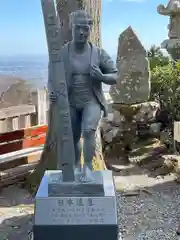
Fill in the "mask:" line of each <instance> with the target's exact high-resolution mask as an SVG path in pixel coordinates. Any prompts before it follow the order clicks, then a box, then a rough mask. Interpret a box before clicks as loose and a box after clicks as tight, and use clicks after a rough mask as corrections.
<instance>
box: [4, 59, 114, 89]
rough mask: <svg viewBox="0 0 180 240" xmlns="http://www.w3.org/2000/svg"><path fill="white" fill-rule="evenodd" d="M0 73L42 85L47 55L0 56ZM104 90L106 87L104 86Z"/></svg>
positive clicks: (38, 85) (46, 74) (45, 77)
mask: <svg viewBox="0 0 180 240" xmlns="http://www.w3.org/2000/svg"><path fill="white" fill-rule="evenodd" d="M113 60H115V56H114V57H113ZM0 75H8V76H15V77H20V78H22V79H24V80H27V81H29V82H31V83H33V84H34V85H35V86H37V87H41V86H44V85H46V84H47V78H48V56H46V55H44V56H39V55H38V56H13V57H7V56H0ZM104 90H105V91H107V90H108V87H107V86H104Z"/></svg>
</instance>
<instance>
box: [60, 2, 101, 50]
mask: <svg viewBox="0 0 180 240" xmlns="http://www.w3.org/2000/svg"><path fill="white" fill-rule="evenodd" d="M56 3H57V11H58V14H59V17H60V21H61V28H62V36H63V42H64V43H66V42H67V41H70V40H71V37H72V36H71V31H70V29H69V13H71V12H73V11H75V10H77V9H84V10H86V11H87V12H88V13H89V14H90V15H91V17H92V18H93V27H92V32H91V36H90V41H91V42H93V43H95V44H96V45H97V46H100V45H101V0H56Z"/></svg>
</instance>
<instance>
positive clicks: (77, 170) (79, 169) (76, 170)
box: [74, 165, 82, 174]
mask: <svg viewBox="0 0 180 240" xmlns="http://www.w3.org/2000/svg"><path fill="white" fill-rule="evenodd" d="M74 171H75V174H76V173H81V172H82V167H81V165H76V166H75V170H74Z"/></svg>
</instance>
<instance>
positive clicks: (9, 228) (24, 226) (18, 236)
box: [0, 214, 33, 240]
mask: <svg viewBox="0 0 180 240" xmlns="http://www.w3.org/2000/svg"><path fill="white" fill-rule="evenodd" d="M32 220H33V215H32V214H27V215H24V216H18V217H11V218H7V219H6V220H4V221H3V222H2V223H1V225H0V239H1V240H7V239H8V240H31V234H32Z"/></svg>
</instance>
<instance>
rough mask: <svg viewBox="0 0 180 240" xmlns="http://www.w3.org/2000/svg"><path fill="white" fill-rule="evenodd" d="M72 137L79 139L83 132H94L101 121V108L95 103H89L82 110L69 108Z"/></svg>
mask: <svg viewBox="0 0 180 240" xmlns="http://www.w3.org/2000/svg"><path fill="white" fill-rule="evenodd" d="M70 114H71V124H72V130H73V135H74V137H75V138H79V137H80V136H81V134H82V135H83V133H84V132H85V131H91V130H94V131H95V130H96V129H97V126H98V123H99V120H100V119H101V106H100V104H99V103H98V102H96V101H91V102H89V103H87V104H85V105H84V107H83V108H75V107H70Z"/></svg>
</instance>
